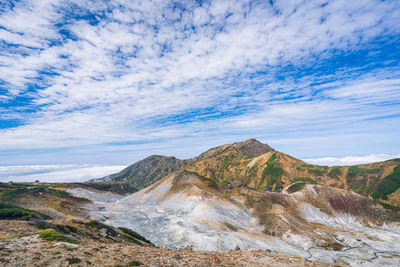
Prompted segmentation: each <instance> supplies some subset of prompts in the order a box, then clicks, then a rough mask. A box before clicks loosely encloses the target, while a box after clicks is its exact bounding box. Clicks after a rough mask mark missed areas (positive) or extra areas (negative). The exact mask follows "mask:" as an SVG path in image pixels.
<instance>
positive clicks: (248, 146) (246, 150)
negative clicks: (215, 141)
mask: <svg viewBox="0 0 400 267" xmlns="http://www.w3.org/2000/svg"><path fill="white" fill-rule="evenodd" d="M226 150H237V151H238V152H240V153H242V154H244V155H247V156H250V157H257V156H260V155H262V154H265V153H268V152H271V151H275V150H274V149H273V148H271V147H270V146H269V145H267V144H263V143H261V142H260V141H258V140H257V139H254V138H251V139H248V140H246V141H241V142H236V143H232V144H225V145H222V146H218V147H214V148H211V149H210V150H207V151H206V152H204V153H202V154H200V155H199V156H198V157H196V158H194V160H202V159H204V158H208V157H212V156H214V155H217V154H219V153H221V152H222V151H226Z"/></svg>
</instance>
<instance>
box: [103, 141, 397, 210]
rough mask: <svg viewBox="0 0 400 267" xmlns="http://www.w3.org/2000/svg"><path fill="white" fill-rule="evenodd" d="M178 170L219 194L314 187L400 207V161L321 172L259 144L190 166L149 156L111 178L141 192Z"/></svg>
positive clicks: (228, 149)
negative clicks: (229, 190) (200, 178)
mask: <svg viewBox="0 0 400 267" xmlns="http://www.w3.org/2000/svg"><path fill="white" fill-rule="evenodd" d="M179 169H181V170H182V169H183V170H187V171H190V172H194V173H197V174H198V175H200V176H204V177H206V178H208V179H210V180H211V182H212V184H213V185H214V186H218V188H219V189H220V190H224V188H233V187H237V186H242V185H245V186H248V187H250V188H253V189H256V190H262V191H279V190H281V189H282V188H284V187H285V186H288V185H290V184H292V183H295V182H297V183H298V184H297V187H301V186H304V184H310V183H311V184H321V185H326V186H332V187H336V188H341V189H347V190H352V191H354V192H356V193H359V194H361V195H363V196H366V197H369V198H373V199H378V200H381V201H384V202H386V203H389V204H392V205H396V206H400V159H393V160H388V161H385V162H377V163H371V164H363V165H355V166H333V167H328V166H318V165H312V164H308V163H306V162H303V161H301V160H298V159H296V158H293V157H291V156H289V155H287V154H285V153H282V152H279V151H275V150H273V149H272V148H271V147H270V146H268V145H266V144H262V143H261V142H259V141H257V140H255V139H249V140H247V141H244V142H238V143H233V144H226V145H222V146H219V147H216V148H212V149H210V150H208V151H206V152H204V153H202V154H201V155H199V156H198V157H195V158H192V159H188V160H179V159H176V158H175V157H166V156H151V157H149V158H146V159H144V160H142V161H139V162H137V163H135V164H133V165H131V166H129V167H128V168H126V169H124V170H123V171H121V172H120V173H117V174H114V175H112V176H111V177H110V178H111V180H113V181H117V180H126V181H129V182H130V183H131V184H132V185H134V186H135V187H137V188H138V189H141V188H144V187H146V186H148V185H150V184H152V183H154V182H156V181H158V180H160V179H162V178H164V177H165V176H167V175H168V174H171V173H173V172H174V171H177V170H179Z"/></svg>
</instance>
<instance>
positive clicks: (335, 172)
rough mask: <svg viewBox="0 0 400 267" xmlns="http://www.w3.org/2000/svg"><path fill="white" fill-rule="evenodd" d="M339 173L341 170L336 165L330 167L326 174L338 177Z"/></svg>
mask: <svg viewBox="0 0 400 267" xmlns="http://www.w3.org/2000/svg"><path fill="white" fill-rule="evenodd" d="M341 174H342V171H341V170H340V168H339V167H337V166H335V167H332V169H331V170H330V171H329V172H328V176H330V177H338V176H340V175H341Z"/></svg>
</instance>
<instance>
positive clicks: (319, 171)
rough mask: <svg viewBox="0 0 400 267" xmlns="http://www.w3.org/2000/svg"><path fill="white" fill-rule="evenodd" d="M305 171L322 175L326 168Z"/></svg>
mask: <svg viewBox="0 0 400 267" xmlns="http://www.w3.org/2000/svg"><path fill="white" fill-rule="evenodd" d="M307 172H308V173H309V174H312V175H316V176H322V175H324V174H325V172H326V170H325V169H323V168H322V169H307Z"/></svg>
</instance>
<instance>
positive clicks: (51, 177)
mask: <svg viewBox="0 0 400 267" xmlns="http://www.w3.org/2000/svg"><path fill="white" fill-rule="evenodd" d="M125 167H126V166H120V165H118V166H100V165H88V164H83V165H77V164H68V165H29V166H0V182H8V181H14V182H34V181H35V180H40V181H41V182H84V181H88V180H90V179H93V178H101V177H104V176H106V175H110V174H114V173H117V172H119V171H121V170H122V169H124V168H125Z"/></svg>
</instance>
